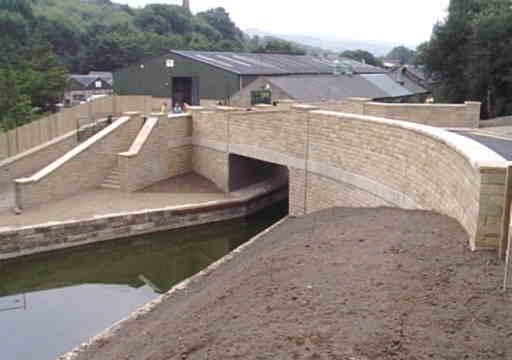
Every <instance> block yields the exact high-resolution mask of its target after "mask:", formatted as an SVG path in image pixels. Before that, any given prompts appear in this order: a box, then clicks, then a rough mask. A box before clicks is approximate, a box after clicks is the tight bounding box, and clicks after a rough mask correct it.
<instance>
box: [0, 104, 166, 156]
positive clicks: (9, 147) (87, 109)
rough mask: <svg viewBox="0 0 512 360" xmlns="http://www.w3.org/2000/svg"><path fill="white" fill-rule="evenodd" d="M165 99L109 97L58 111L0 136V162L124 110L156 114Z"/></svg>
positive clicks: (119, 113)
mask: <svg viewBox="0 0 512 360" xmlns="http://www.w3.org/2000/svg"><path fill="white" fill-rule="evenodd" d="M164 102H167V105H168V106H169V100H168V99H163V98H153V97H151V96H116V95H114V96H109V97H103V98H99V99H96V100H94V101H91V102H89V103H86V104H81V105H78V106H75V107H72V108H66V109H62V111H60V112H58V113H56V114H54V115H51V116H47V117H45V118H42V119H39V120H36V121H33V122H31V123H29V124H26V125H23V126H20V127H17V128H16V129H13V130H10V131H8V132H4V133H0V160H2V159H5V158H8V157H11V156H15V155H18V154H20V153H22V152H24V151H27V150H29V149H31V148H33V147H36V146H38V145H41V144H44V143H45V142H47V141H50V140H52V139H55V138H57V137H59V136H62V135H64V134H67V133H69V132H71V131H74V130H76V129H77V128H79V127H81V126H84V125H87V124H90V123H93V122H94V121H96V120H98V119H101V118H105V117H107V116H108V115H113V116H119V115H121V114H122V113H124V112H127V111H140V112H142V113H143V114H148V113H151V112H154V111H158V110H159V109H160V108H161V106H162V104H163V103H164Z"/></svg>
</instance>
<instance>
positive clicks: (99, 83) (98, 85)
mask: <svg viewBox="0 0 512 360" xmlns="http://www.w3.org/2000/svg"><path fill="white" fill-rule="evenodd" d="M94 86H95V87H96V89H101V81H99V80H98V81H95V82H94Z"/></svg>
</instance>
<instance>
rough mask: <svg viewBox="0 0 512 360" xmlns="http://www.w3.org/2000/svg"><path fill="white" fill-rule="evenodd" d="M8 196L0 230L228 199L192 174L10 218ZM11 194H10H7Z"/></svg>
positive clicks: (96, 193)
mask: <svg viewBox="0 0 512 360" xmlns="http://www.w3.org/2000/svg"><path fill="white" fill-rule="evenodd" d="M7 193H8V192H5V194H6V195H4V196H5V198H4V199H3V200H1V199H0V230H1V229H2V228H5V227H17V226H27V225H35V224H41V223H47V222H52V221H66V220H76V219H83V218H90V217H93V216H95V215H106V214H111V213H120V212H128V211H137V210H143V209H157V208H162V207H166V206H173V205H185V204H194V203H202V202H206V201H212V200H220V199H227V198H230V195H227V194H224V193H223V192H222V191H221V190H219V189H218V188H217V187H216V186H215V185H214V184H213V183H211V182H210V181H208V180H206V179H205V178H203V177H201V176H199V175H196V174H187V175H183V176H177V177H174V178H171V179H168V180H165V181H162V182H159V183H156V184H154V185H152V186H150V187H148V188H146V189H144V190H141V191H138V192H135V193H124V192H120V191H116V190H109V189H102V188H97V189H93V190H90V191H87V192H83V193H80V194H77V195H74V196H70V197H69V198H66V199H64V200H59V201H54V202H51V203H49V204H44V205H41V206H37V207H34V208H31V209H27V210H25V211H23V213H22V214H21V215H14V213H13V212H12V210H11V209H9V210H6V208H5V207H4V208H3V209H2V208H1V205H2V204H4V205H8V204H9V200H8V194H7ZM11 194H12V191H11Z"/></svg>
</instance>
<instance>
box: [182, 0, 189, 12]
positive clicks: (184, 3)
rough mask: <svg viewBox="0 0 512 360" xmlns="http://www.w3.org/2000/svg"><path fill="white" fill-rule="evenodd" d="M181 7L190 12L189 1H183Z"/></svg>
mask: <svg viewBox="0 0 512 360" xmlns="http://www.w3.org/2000/svg"><path fill="white" fill-rule="evenodd" d="M183 7H184V8H185V9H187V10H189V11H190V0H183Z"/></svg>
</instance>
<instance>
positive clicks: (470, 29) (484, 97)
mask: <svg viewBox="0 0 512 360" xmlns="http://www.w3.org/2000/svg"><path fill="white" fill-rule="evenodd" d="M511 37H512V9H511V7H510V1H509V0H485V1H484V0H452V1H451V2H450V6H449V13H448V17H447V18H446V19H445V20H444V21H443V22H441V23H439V24H436V26H435V27H434V30H433V34H432V37H431V39H430V41H429V42H428V45H425V46H424V47H423V48H422V52H421V61H422V62H423V63H424V64H425V68H426V71H427V73H428V74H430V76H431V77H432V78H433V79H436V80H437V82H438V84H437V86H436V87H435V89H434V94H435V96H436V98H437V99H438V100H440V101H449V102H461V101H464V100H477V101H481V102H482V103H483V111H482V115H483V117H484V118H485V117H495V116H499V115H502V114H506V113H510V112H512V104H511V102H510V100H508V99H510V96H511V95H512V73H511V70H510V69H512V50H511V49H512V47H511V46H510V45H511V40H510V39H511Z"/></svg>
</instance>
